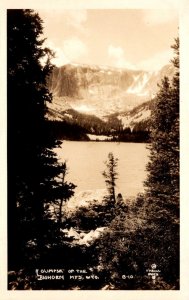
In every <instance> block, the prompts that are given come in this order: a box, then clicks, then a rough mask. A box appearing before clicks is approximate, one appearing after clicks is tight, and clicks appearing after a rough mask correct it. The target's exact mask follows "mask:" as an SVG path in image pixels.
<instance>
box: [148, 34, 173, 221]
mask: <svg viewBox="0 0 189 300" xmlns="http://www.w3.org/2000/svg"><path fill="white" fill-rule="evenodd" d="M173 48H174V49H175V51H176V57H175V58H174V59H173V61H172V62H173V64H174V67H175V69H176V72H175V75H174V77H173V79H172V81H171V82H170V81H169V79H168V78H167V77H165V78H164V79H163V80H162V84H161V85H160V86H159V92H158V94H157V96H156V101H155V102H154V109H153V110H152V116H151V145H150V162H149V164H148V166H147V171H148V179H147V181H146V183H145V184H146V186H147V193H148V196H149V198H150V199H151V201H152V202H154V203H156V207H157V208H158V209H162V210H163V211H164V209H166V211H167V213H168V214H169V217H171V216H172V218H175V221H176V220H177V219H178V206H179V71H178V68H179V41H178V39H177V40H176V41H175V45H174V46H173ZM158 203H159V206H158ZM163 211H162V213H165V211H164V212H163ZM159 214H160V211H159Z"/></svg>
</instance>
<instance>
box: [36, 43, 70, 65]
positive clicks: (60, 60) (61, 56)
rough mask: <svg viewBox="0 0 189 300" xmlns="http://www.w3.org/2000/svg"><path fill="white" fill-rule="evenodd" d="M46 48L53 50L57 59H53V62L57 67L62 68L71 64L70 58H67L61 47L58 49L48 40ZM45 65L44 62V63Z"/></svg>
mask: <svg viewBox="0 0 189 300" xmlns="http://www.w3.org/2000/svg"><path fill="white" fill-rule="evenodd" d="M44 46H45V47H48V48H49V49H51V50H52V51H53V52H54V54H55V57H54V58H52V59H51V62H52V63H53V64H54V65H56V66H57V67H61V66H63V65H65V64H68V63H70V60H69V59H68V57H66V55H65V53H64V51H63V49H61V48H60V47H57V46H56V45H55V44H54V43H53V42H52V41H49V40H46V41H45V44H44ZM44 61H45V59H44ZM42 63H43V61H42Z"/></svg>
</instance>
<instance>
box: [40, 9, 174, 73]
mask: <svg viewBox="0 0 189 300" xmlns="http://www.w3.org/2000/svg"><path fill="white" fill-rule="evenodd" d="M38 12H39V15H40V17H41V18H42V20H43V21H44V35H45V37H47V45H48V46H49V47H51V48H52V49H53V50H55V51H56V59H54V61H53V62H54V63H55V64H56V65H58V66H61V65H64V64H65V63H68V62H72V63H84V64H97V65H107V66H114V67H126V68H130V69H145V70H157V69H159V68H161V67H162V66H163V65H165V64H167V63H169V61H170V59H171V58H172V56H173V51H172V49H171V48H170V46H171V45H172V44H173V43H174V38H176V37H177V36H178V15H177V11H175V10H167V9H164V10H158V9H156V10H152V9H151V10H150V9H149V10H141V9H140V10H137V9H103V10H102V9H89V10H84V9H80V10H53V9H52V10H38Z"/></svg>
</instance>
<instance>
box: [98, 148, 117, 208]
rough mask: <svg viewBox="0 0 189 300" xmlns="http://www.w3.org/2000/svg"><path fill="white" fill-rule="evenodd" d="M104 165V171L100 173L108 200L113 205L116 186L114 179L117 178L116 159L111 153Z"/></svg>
mask: <svg viewBox="0 0 189 300" xmlns="http://www.w3.org/2000/svg"><path fill="white" fill-rule="evenodd" d="M105 165H106V170H105V171H104V172H103V173H102V175H103V176H104V178H105V182H106V186H107V189H108V193H109V197H110V200H112V201H113V202H114V203H115V201H116V197H115V186H116V179H117V178H118V177H117V176H118V173H117V165H118V159H117V158H115V157H114V155H113V153H112V152H110V153H109V154H108V160H107V161H106V162H105Z"/></svg>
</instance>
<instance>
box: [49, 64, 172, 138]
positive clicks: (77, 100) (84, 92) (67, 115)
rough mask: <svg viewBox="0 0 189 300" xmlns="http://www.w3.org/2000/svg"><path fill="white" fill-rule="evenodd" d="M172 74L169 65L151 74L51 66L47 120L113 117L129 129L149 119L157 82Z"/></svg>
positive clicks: (85, 67)
mask: <svg viewBox="0 0 189 300" xmlns="http://www.w3.org/2000/svg"><path fill="white" fill-rule="evenodd" d="M173 74H174V68H173V67H172V65H166V66H164V67H163V68H162V69H160V70H159V71H154V72H149V71H142V70H127V69H122V68H112V67H106V66H96V65H79V64H68V65H64V66H62V67H59V68H58V67H55V68H54V69H53V72H52V74H51V75H50V77H49V79H48V87H49V90H50V92H51V93H52V95H53V101H52V103H49V104H48V119H49V120H53V121H67V122H72V123H73V119H76V116H77V118H79V119H82V117H83V118H84V119H85V118H87V119H88V118H91V119H93V120H96V119H97V120H100V121H99V122H101V121H102V122H104V123H111V120H112V118H113V119H114V121H115V118H116V122H117V124H121V125H122V128H123V129H124V128H131V130H132V129H133V128H134V126H135V125H136V124H137V123H141V122H143V121H145V120H149V118H150V113H151V101H153V99H154V98H155V95H156V93H157V91H158V83H160V82H161V79H162V78H163V77H164V76H167V77H169V78H172V76H173ZM78 116H79V117H78ZM97 122H98V121H97ZM94 131H95V130H94ZM94 133H96V132H94ZM103 133H104V132H103Z"/></svg>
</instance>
